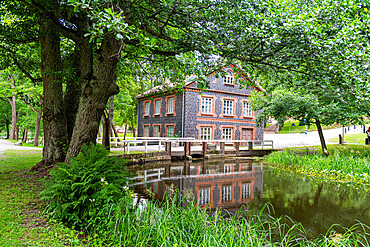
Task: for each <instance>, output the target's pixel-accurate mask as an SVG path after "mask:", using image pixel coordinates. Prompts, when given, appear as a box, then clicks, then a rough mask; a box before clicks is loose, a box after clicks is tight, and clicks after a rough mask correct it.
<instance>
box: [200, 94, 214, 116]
mask: <svg viewBox="0 0 370 247" xmlns="http://www.w3.org/2000/svg"><path fill="white" fill-rule="evenodd" d="M201 112H202V114H212V98H208V97H202V99H201Z"/></svg>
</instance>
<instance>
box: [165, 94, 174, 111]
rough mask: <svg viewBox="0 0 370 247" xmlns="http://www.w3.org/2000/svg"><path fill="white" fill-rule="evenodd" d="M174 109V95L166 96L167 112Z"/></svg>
mask: <svg viewBox="0 0 370 247" xmlns="http://www.w3.org/2000/svg"><path fill="white" fill-rule="evenodd" d="M174 110H175V97H171V98H168V107H167V113H168V114H171V113H173V112H174Z"/></svg>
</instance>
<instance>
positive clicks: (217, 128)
mask: <svg viewBox="0 0 370 247" xmlns="http://www.w3.org/2000/svg"><path fill="white" fill-rule="evenodd" d="M224 70H225V72H226V76H225V77H223V78H221V77H219V78H216V76H215V75H214V74H211V75H210V76H209V77H208V79H207V80H208V81H209V88H208V89H205V90H204V89H203V90H201V89H199V88H198V87H197V82H196V81H192V82H187V83H186V84H185V86H184V87H183V88H181V89H177V90H175V89H174V85H173V84H171V83H164V84H163V85H159V86H156V87H153V88H151V89H149V90H148V91H146V92H143V93H141V94H139V95H137V96H136V98H137V100H138V127H137V129H138V136H142V137H192V138H195V139H199V140H218V139H224V140H263V128H262V127H257V126H256V121H255V120H256V112H253V111H252V108H251V104H250V99H249V97H250V93H251V91H252V90H258V91H262V90H263V89H262V88H260V87H259V86H258V84H257V83H256V86H254V87H253V86H248V85H249V84H248V83H247V84H246V85H247V86H244V87H243V88H240V87H239V83H238V81H237V80H236V78H235V75H234V70H233V67H226V68H224ZM239 78H240V77H239ZM243 79H245V78H242V79H239V80H243Z"/></svg>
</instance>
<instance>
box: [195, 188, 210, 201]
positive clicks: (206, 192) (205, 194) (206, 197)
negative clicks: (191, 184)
mask: <svg viewBox="0 0 370 247" xmlns="http://www.w3.org/2000/svg"><path fill="white" fill-rule="evenodd" d="M210 202H211V187H205V188H199V197H198V204H199V205H207V204H208V203H210Z"/></svg>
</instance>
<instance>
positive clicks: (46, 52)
mask: <svg viewBox="0 0 370 247" xmlns="http://www.w3.org/2000/svg"><path fill="white" fill-rule="evenodd" d="M40 46H41V72H42V81H43V90H44V92H43V102H42V105H43V123H44V148H43V160H42V161H41V162H40V163H39V164H37V165H36V166H35V167H34V168H33V170H37V169H38V168H39V167H40V166H43V165H52V164H54V163H57V162H62V161H64V159H65V150H66V148H67V145H68V143H67V120H66V116H65V111H64V104H63V103H64V102H63V87H62V76H61V70H62V68H61V64H62V63H61V62H62V61H61V54H60V37H59V34H58V32H56V31H55V30H54V28H53V26H52V25H47V24H46V23H44V24H41V25H40Z"/></svg>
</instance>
